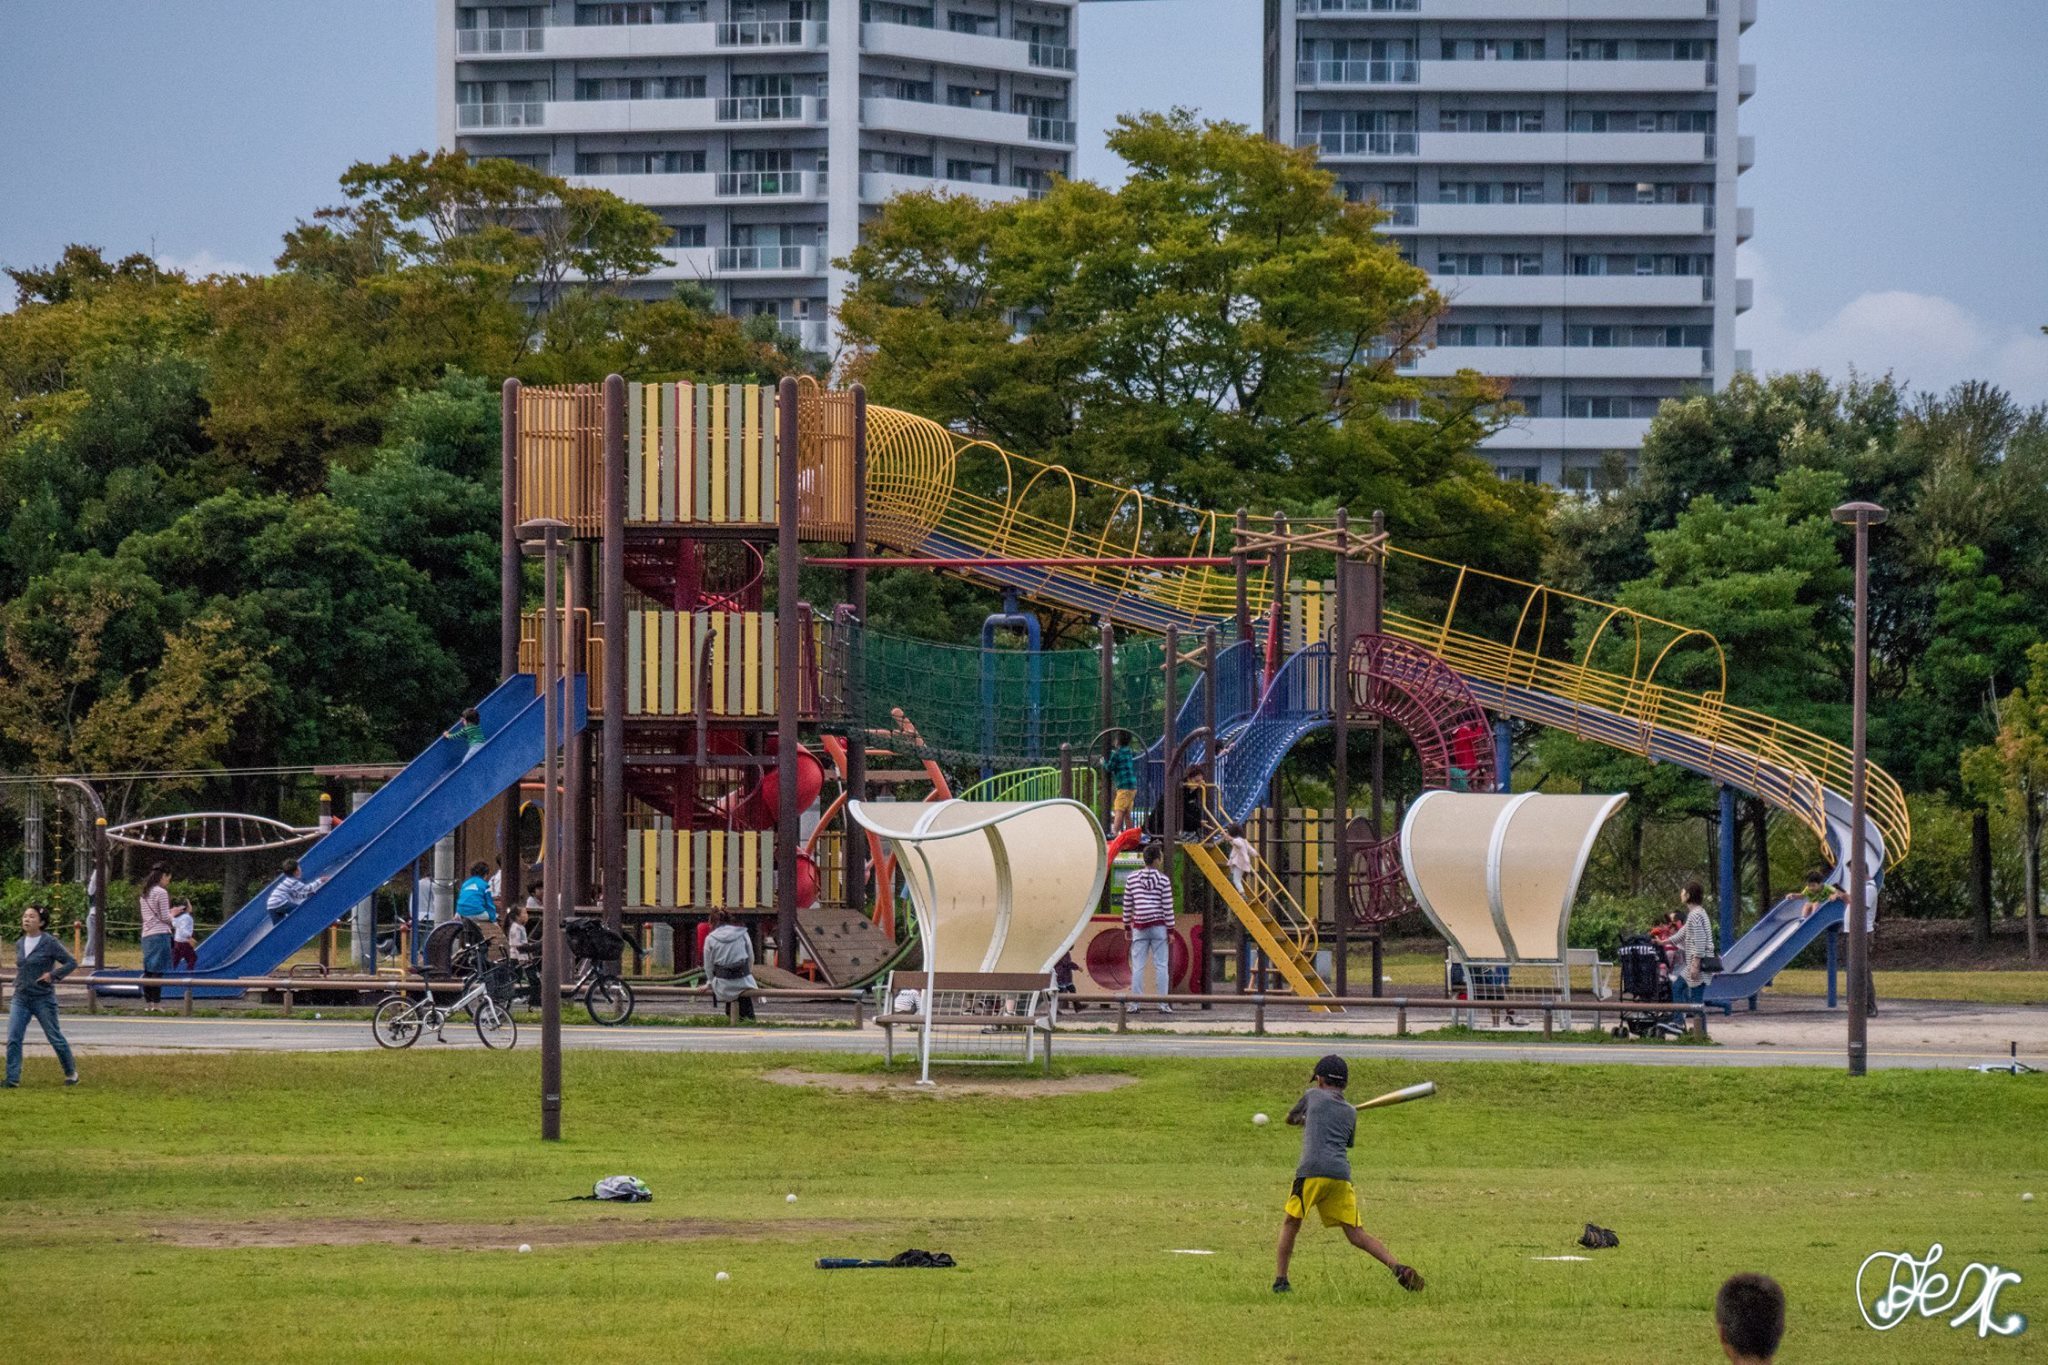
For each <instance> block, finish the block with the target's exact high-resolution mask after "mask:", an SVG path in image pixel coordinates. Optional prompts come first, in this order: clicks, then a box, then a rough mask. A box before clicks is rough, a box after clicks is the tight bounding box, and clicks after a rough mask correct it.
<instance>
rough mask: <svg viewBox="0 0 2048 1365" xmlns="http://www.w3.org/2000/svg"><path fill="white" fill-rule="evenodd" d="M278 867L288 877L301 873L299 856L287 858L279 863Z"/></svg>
mask: <svg viewBox="0 0 2048 1365" xmlns="http://www.w3.org/2000/svg"><path fill="white" fill-rule="evenodd" d="M278 867H279V870H280V871H282V872H283V873H284V875H285V876H287V877H296V876H298V875H299V860H298V859H297V858H286V859H285V860H284V861H283V862H282V863H280V864H278Z"/></svg>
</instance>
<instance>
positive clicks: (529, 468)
mask: <svg viewBox="0 0 2048 1365" xmlns="http://www.w3.org/2000/svg"><path fill="white" fill-rule="evenodd" d="M603 447H604V388H603V386H602V385H598V384H571V385H565V386H563V387H560V388H545V389H543V388H521V389H520V390H519V484H518V488H519V519H520V520H521V521H531V520H533V519H534V518H536V517H555V518H558V519H560V520H562V521H566V522H568V523H569V525H570V528H571V530H570V533H571V534H572V535H578V536H594V535H597V534H599V533H600V532H602V531H603V529H604V513H603V508H604V469H603V465H604V459H603Z"/></svg>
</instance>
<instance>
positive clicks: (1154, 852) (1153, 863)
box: [1145, 844, 1164, 867]
mask: <svg viewBox="0 0 2048 1365" xmlns="http://www.w3.org/2000/svg"><path fill="white" fill-rule="evenodd" d="M1162 852H1164V850H1163V849H1161V848H1160V846H1159V845H1158V844H1147V845H1145V866H1147V867H1158V866H1159V855H1160V854H1161V853H1162Z"/></svg>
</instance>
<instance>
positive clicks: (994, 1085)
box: [761, 1066, 1138, 1100]
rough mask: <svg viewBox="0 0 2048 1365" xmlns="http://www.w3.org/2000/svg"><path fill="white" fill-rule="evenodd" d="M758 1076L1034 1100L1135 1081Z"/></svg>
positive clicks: (789, 1070)
mask: <svg viewBox="0 0 2048 1365" xmlns="http://www.w3.org/2000/svg"><path fill="white" fill-rule="evenodd" d="M761 1079H763V1080H765V1081H772V1082H774V1083H775V1084H776V1085H815V1086H820V1087H822V1088H824V1089H826V1090H844V1091H864V1092H869V1093H873V1092H877V1091H885V1092H888V1093H890V1094H897V1095H928V1096H931V1097H932V1098H934V1099H945V1098H946V1097H948V1096H957V1095H998V1096H1001V1097H1002V1098H1004V1099H1012V1100H1038V1099H1045V1098H1047V1097H1049V1096H1053V1095H1100V1094H1104V1093H1106V1092H1108V1091H1111V1090H1121V1089H1123V1088H1124V1087H1125V1086H1127V1085H1136V1084H1137V1083H1138V1078H1137V1077H1136V1076H1121V1075H1113V1074H1098V1075H1087V1076H1062V1077H1059V1078H1057V1079H1054V1078H1049V1077H1043V1076H1037V1077H1025V1076H1019V1077H1017V1078H1015V1079H1009V1078H1006V1077H1000V1076H983V1077H979V1078H977V1079H974V1080H955V1079H952V1078H951V1077H948V1078H947V1079H945V1080H943V1081H940V1082H939V1083H938V1084H936V1085H930V1086H920V1085H919V1084H918V1083H917V1078H916V1077H915V1076H909V1075H904V1076H873V1075H849V1074H847V1073H845V1072H837V1071H799V1070H797V1069H796V1068H795V1067H790V1066H785V1067H782V1068H780V1069H778V1070H775V1071H771V1072H769V1073H768V1074H767V1075H765V1076H763V1077H762V1078H761Z"/></svg>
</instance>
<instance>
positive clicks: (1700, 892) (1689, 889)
mask: <svg viewBox="0 0 2048 1365" xmlns="http://www.w3.org/2000/svg"><path fill="white" fill-rule="evenodd" d="M1678 903H1679V904H1680V905H1682V906H1684V907H1685V908H1686V909H1688V910H1693V909H1697V908H1698V907H1700V906H1703V905H1705V904H1706V903H1707V889H1706V888H1705V887H1704V886H1701V885H1700V884H1699V883H1698V882H1687V883H1686V884H1685V889H1684V890H1683V891H1681V892H1679V893H1678Z"/></svg>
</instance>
